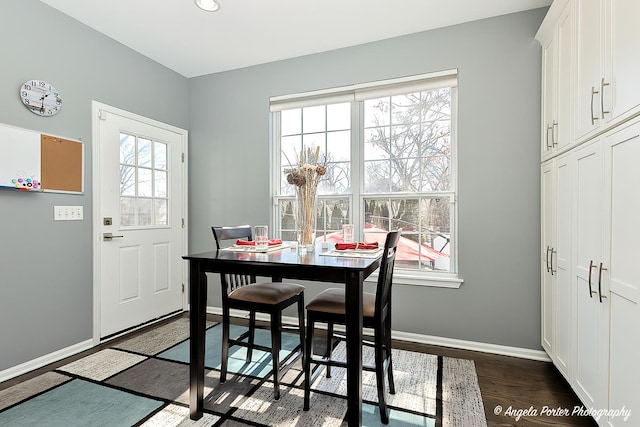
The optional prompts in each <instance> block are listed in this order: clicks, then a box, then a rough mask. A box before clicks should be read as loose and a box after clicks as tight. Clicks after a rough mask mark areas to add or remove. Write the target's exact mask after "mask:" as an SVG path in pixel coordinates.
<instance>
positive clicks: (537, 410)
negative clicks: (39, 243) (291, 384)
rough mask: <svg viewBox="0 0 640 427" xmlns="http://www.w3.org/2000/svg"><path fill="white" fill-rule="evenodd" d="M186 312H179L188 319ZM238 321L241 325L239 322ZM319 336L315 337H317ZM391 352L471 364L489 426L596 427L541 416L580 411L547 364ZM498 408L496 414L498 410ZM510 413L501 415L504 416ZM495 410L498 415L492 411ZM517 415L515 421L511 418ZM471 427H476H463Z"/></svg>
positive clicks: (447, 352) (423, 347)
mask: <svg viewBox="0 0 640 427" xmlns="http://www.w3.org/2000/svg"><path fill="white" fill-rule="evenodd" d="M187 315H188V314H181V316H187ZM208 317H209V319H210V320H212V321H219V320H220V316H215V315H209V316H208ZM172 319H174V318H170V319H167V320H165V321H162V322H159V323H157V324H155V325H152V326H148V327H146V328H143V329H141V330H139V331H135V332H131V333H130V334H127V335H125V336H124V337H120V338H116V339H115V340H112V341H110V342H109V343H108V344H105V345H102V346H98V347H96V348H94V349H91V350H87V351H85V352H82V353H79V354H77V355H75V356H72V357H69V358H67V359H64V360H61V361H58V362H56V363H52V364H50V365H47V366H45V367H42V368H39V369H36V370H34V371H32V372H29V373H27V374H24V375H21V376H19V377H16V378H12V379H10V380H8V381H5V382H3V383H0V390H3V389H6V388H8V387H11V386H13V385H15V384H18V383H20V382H22V381H26V380H28V379H30V378H33V377H36V376H38V375H41V374H43V373H45V372H47V371H50V370H53V369H56V368H58V367H60V366H62V365H64V364H66V363H69V362H71V361H73V360H77V359H80V358H82V357H85V356H87V355H89V354H91V353H94V352H97V351H99V350H101V349H102V348H105V347H107V346H110V345H113V344H114V343H115V342H117V341H120V340H124V339H127V338H130V337H131V336H132V335H135V334H139V333H141V332H146V331H148V330H149V329H150V328H154V327H157V326H159V325H161V324H163V323H165V322H168V321H171V320H172ZM240 322H241V323H243V322H242V321H240ZM321 335H322V334H320V336H321ZM393 346H394V347H395V348H400V349H405V350H411V351H419V352H424V353H430V354H437V355H442V356H446V357H455V358H461V359H470V360H473V361H474V363H475V366H476V372H477V374H478V382H479V384H480V391H481V393H482V400H483V403H484V408H485V414H486V417H487V424H488V426H489V427H500V426H597V424H596V423H595V421H593V419H591V418H589V417H579V416H565V415H563V416H550V415H549V414H548V413H543V411H544V410H545V409H544V408H549V409H548V411H551V410H556V411H557V410H560V411H569V413H571V412H572V411H573V410H574V408H575V407H580V406H581V403H580V401H579V400H578V398H577V397H576V396H575V394H574V393H573V391H572V390H571V388H570V387H569V385H568V384H567V382H566V381H565V380H564V378H562V375H560V373H559V372H558V371H557V370H556V369H555V367H554V366H553V365H552V364H551V363H549V362H538V361H532V360H527V359H520V358H516V357H509V356H500V355H495V354H490V353H481V352H476V351H469V350H460V349H454V348H448V347H439V346H433V345H427V344H417V343H409V342H405V341H394V343H393ZM498 409H500V411H498ZM507 411H508V412H509V413H510V414H511V415H505V412H507ZM497 412H500V413H497ZM519 414H520V417H518V419H517V420H516V417H517V416H518V415H519ZM468 427H475V426H468Z"/></svg>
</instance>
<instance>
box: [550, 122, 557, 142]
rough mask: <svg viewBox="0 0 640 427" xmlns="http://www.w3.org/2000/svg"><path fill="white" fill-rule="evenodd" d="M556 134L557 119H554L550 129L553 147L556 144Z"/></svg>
mask: <svg viewBox="0 0 640 427" xmlns="http://www.w3.org/2000/svg"><path fill="white" fill-rule="evenodd" d="M556 135H558V121H557V120H554V121H553V129H551V141H552V142H551V145H552V146H553V147H555V146H556V145H558V139H557V138H556Z"/></svg>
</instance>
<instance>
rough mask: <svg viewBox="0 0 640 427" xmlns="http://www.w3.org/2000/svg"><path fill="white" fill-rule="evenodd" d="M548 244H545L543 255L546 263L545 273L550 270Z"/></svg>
mask: <svg viewBox="0 0 640 427" xmlns="http://www.w3.org/2000/svg"><path fill="white" fill-rule="evenodd" d="M549 249H550V248H549V246H548V245H547V252H546V253H545V255H544V261H545V263H546V264H547V273H549V272H550V271H551V270H550V269H549Z"/></svg>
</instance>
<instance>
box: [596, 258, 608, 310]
mask: <svg viewBox="0 0 640 427" xmlns="http://www.w3.org/2000/svg"><path fill="white" fill-rule="evenodd" d="M602 270H606V268H603V267H602V263H600V267H599V268H598V297H599V298H600V304H602V300H603V299H607V297H606V295H602Z"/></svg>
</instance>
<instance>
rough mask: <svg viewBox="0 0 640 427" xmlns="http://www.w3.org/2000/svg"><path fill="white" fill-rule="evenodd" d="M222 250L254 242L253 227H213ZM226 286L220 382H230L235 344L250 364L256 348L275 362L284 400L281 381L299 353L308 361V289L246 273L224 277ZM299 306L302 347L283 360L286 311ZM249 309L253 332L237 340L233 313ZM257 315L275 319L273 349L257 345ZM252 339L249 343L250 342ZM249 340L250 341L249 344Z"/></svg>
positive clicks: (275, 381) (276, 395)
mask: <svg viewBox="0 0 640 427" xmlns="http://www.w3.org/2000/svg"><path fill="white" fill-rule="evenodd" d="M211 230H212V231H213V237H214V238H215V241H216V245H217V248H218V250H220V248H222V246H221V243H222V242H225V241H233V242H235V241H236V240H238V239H245V240H249V241H250V240H252V235H251V226H250V225H242V226H237V227H211ZM220 279H221V284H222V355H221V359H222V360H221V362H222V363H221V364H222V367H221V372H220V382H221V383H223V382H225V381H226V380H227V367H228V359H229V347H231V346H233V345H238V346H243V347H246V348H247V358H246V361H247V363H249V362H250V361H251V357H252V356H253V351H252V350H253V349H258V350H262V351H266V352H270V353H271V357H272V359H273V388H274V398H275V399H276V400H278V399H280V379H281V376H282V375H283V374H284V372H285V371H286V370H287V369H288V367H289V366H291V365H290V364H288V363H289V362H291V361H293V360H294V359H295V358H294V356H296V354H297V352H298V351H299V352H300V354H302V357H303V358H304V343H305V341H304V334H305V331H304V286H302V285H298V284H295V283H282V282H260V283H256V277H255V276H249V275H243V274H221V275H220ZM294 303H297V304H298V329H299V334H300V344H299V345H298V346H296V347H295V348H294V349H293V351H292V352H291V353H290V354H289V355H287V356H286V357H285V358H284V359H283V360H282V361H280V347H281V334H282V329H283V327H282V311H283V310H284V309H285V308H287V307H289V306H290V305H293V304H294ZM231 309H237V310H246V311H248V312H249V330H248V331H246V332H245V333H243V334H241V335H240V336H238V337H236V338H233V339H232V338H230V337H229V326H230V310H231ZM256 312H259V313H267V314H269V316H270V319H271V325H270V329H271V347H265V346H261V345H258V344H256V343H255V342H254V337H255V329H256ZM247 339H248V340H247ZM245 340H247V341H245Z"/></svg>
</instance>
